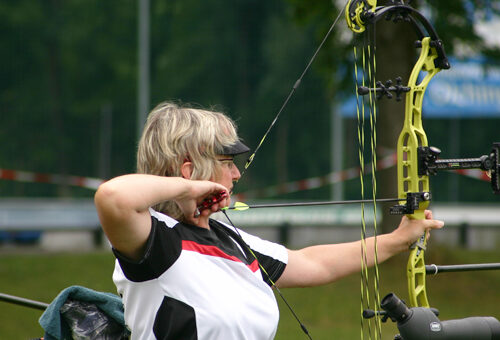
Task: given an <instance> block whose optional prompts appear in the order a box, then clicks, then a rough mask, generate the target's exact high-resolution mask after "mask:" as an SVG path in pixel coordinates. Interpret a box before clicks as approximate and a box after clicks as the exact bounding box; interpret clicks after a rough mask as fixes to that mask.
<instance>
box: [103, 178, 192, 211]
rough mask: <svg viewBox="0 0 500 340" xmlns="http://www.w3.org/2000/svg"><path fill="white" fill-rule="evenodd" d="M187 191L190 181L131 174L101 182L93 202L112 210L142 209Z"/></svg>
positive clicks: (185, 193) (186, 193)
mask: <svg viewBox="0 0 500 340" xmlns="http://www.w3.org/2000/svg"><path fill="white" fill-rule="evenodd" d="M189 190H190V185H189V181H188V180H185V179H183V178H180V177H162V176H153V175H144V174H131V175H124V176H120V177H116V178H113V179H111V180H109V181H107V182H105V183H104V184H102V185H101V186H100V187H99V189H98V191H97V193H96V202H98V204H102V205H106V206H108V207H114V209H120V210H130V211H131V212H144V211H146V210H148V208H149V207H151V206H153V205H155V204H157V203H159V202H162V201H168V200H172V199H174V198H178V197H182V196H187V195H188V193H189Z"/></svg>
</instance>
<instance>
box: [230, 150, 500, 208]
mask: <svg viewBox="0 0 500 340" xmlns="http://www.w3.org/2000/svg"><path fill="white" fill-rule="evenodd" d="M396 162H397V157H396V153H394V154H391V155H389V156H386V157H384V158H382V159H380V160H379V161H378V162H377V170H384V169H388V168H390V167H392V166H395V165H396ZM365 169H366V173H370V172H371V167H370V165H369V164H366V165H365ZM359 172H360V168H359V167H354V168H350V169H346V170H342V171H339V172H331V173H329V174H328V175H325V176H320V177H311V178H307V179H303V180H299V181H293V182H288V183H283V184H278V185H273V186H270V187H267V188H264V189H257V190H249V191H245V192H242V193H238V194H236V195H234V196H235V199H236V200H239V201H242V202H244V201H245V199H248V198H249V197H264V198H265V197H273V196H277V195H283V194H289V193H292V192H298V191H303V190H311V189H317V188H320V187H322V186H325V185H328V184H334V183H339V182H343V181H345V180H348V179H353V178H357V177H359ZM454 172H456V173H457V174H460V175H463V176H467V177H471V178H475V179H479V180H482V181H488V182H489V181H490V177H488V175H487V174H486V172H485V171H482V170H478V169H469V170H454Z"/></svg>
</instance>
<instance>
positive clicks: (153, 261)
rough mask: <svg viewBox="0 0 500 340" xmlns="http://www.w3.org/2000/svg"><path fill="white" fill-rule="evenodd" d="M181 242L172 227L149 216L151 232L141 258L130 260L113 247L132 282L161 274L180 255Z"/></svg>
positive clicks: (151, 278) (123, 269)
mask: <svg viewBox="0 0 500 340" xmlns="http://www.w3.org/2000/svg"><path fill="white" fill-rule="evenodd" d="M181 251H182V243H181V242H180V240H179V239H178V237H176V236H175V233H174V232H173V230H172V228H168V227H167V226H166V225H165V223H164V222H161V221H159V220H158V219H156V218H155V217H153V216H152V217H151V232H150V234H149V238H148V241H147V243H146V248H145V253H144V256H143V258H142V259H141V260H139V261H131V260H129V259H128V258H127V257H125V256H123V255H121V254H120V252H119V251H117V250H116V249H113V253H114V254H115V256H116V258H117V259H118V262H119V263H120V267H121V268H122V271H123V273H124V274H125V276H126V277H127V279H129V280H130V281H133V282H144V281H149V280H153V279H156V278H157V277H159V276H160V275H162V274H163V273H164V272H165V271H166V270H167V269H168V268H169V267H170V266H171V265H172V264H174V262H175V261H176V260H177V258H178V257H179V256H180V254H181Z"/></svg>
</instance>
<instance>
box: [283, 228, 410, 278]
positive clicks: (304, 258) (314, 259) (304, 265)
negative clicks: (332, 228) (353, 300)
mask: <svg viewBox="0 0 500 340" xmlns="http://www.w3.org/2000/svg"><path fill="white" fill-rule="evenodd" d="M365 245H366V246H363V244H362V241H356V242H348V243H339V244H327V245H317V246H311V247H307V248H304V249H301V250H296V251H290V252H289V265H291V266H292V267H291V268H289V269H290V272H289V274H290V275H289V276H287V275H284V280H281V279H280V282H279V283H280V286H282V287H297V286H301V287H305V286H318V285H322V284H327V283H331V282H334V281H337V280H339V279H341V278H343V277H345V276H348V275H350V274H353V273H357V272H359V271H360V270H361V266H362V256H364V257H365V259H366V262H365V263H366V265H367V266H368V267H371V266H373V265H374V264H375V262H378V263H382V262H384V261H385V260H387V259H388V258H390V257H392V256H394V255H396V254H398V253H400V252H402V251H404V250H405V249H407V248H406V247H405V246H404V245H403V244H402V243H401V242H400V241H399V240H397V237H396V236H395V235H394V234H392V233H391V234H385V235H380V236H378V237H377V239H376V243H375V238H374V237H370V238H367V239H366V241H365ZM375 247H376V250H377V251H376V254H377V255H375ZM363 249H364V250H363ZM362 254H364V255H362ZM363 261H365V260H363ZM295 269H298V272H299V273H301V274H302V275H296V274H297V272H294V271H295ZM285 274H286V273H285Z"/></svg>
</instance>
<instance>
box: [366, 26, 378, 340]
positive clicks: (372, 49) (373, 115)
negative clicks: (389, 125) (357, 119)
mask: <svg viewBox="0 0 500 340" xmlns="http://www.w3.org/2000/svg"><path fill="white" fill-rule="evenodd" d="M369 31H371V32H373V37H372V40H371V41H369V42H368V49H369V60H368V67H369V69H368V79H371V81H370V83H371V84H372V87H373V88H375V87H376V71H377V70H376V66H377V62H376V26H375V25H372V26H371V27H370V28H369ZM367 33H369V32H367ZM367 35H368V36H369V34H367ZM369 100H370V131H371V133H370V136H371V138H370V141H371V155H372V158H371V167H372V171H371V180H372V198H373V234H374V249H373V251H374V257H375V265H374V272H375V279H374V283H373V284H374V287H373V288H374V291H375V294H374V295H375V301H374V304H375V310H380V272H379V268H378V244H377V234H378V230H377V201H376V197H377V171H376V170H377V104H376V98H375V94H374V92H373V91H370V92H369ZM375 328H376V331H377V333H376V334H377V336H378V338H377V339H381V338H382V324H381V319H380V318H375Z"/></svg>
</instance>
